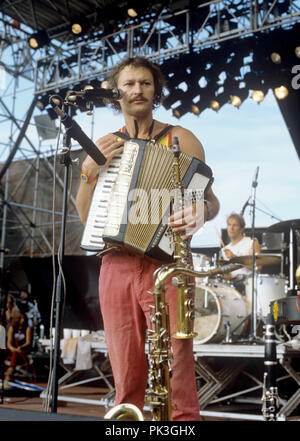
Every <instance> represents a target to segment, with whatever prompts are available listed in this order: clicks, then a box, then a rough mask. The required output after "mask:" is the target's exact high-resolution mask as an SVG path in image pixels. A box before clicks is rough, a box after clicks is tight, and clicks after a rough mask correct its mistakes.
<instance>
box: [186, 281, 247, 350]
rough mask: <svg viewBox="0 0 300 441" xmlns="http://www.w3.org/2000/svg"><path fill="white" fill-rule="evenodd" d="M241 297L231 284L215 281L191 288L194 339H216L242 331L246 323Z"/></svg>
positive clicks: (210, 341) (244, 303)
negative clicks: (193, 305) (193, 304)
mask: <svg viewBox="0 0 300 441" xmlns="http://www.w3.org/2000/svg"><path fill="white" fill-rule="evenodd" d="M247 315H248V307H247V303H246V300H245V298H244V297H243V296H242V295H241V294H240V293H239V292H238V291H237V290H236V289H234V288H233V287H232V286H231V285H229V284H226V283H222V282H219V281H216V282H213V283H210V284H207V285H206V284H203V285H200V284H199V283H197V284H196V288H195V321H194V331H195V332H197V334H198V335H197V336H196V337H195V338H194V341H195V343H198V344H199V343H200V344H203V343H208V342H209V343H220V342H222V341H224V340H226V339H227V338H228V337H229V338H232V337H233V336H242V335H244V333H245V331H246V328H247V325H248V319H247Z"/></svg>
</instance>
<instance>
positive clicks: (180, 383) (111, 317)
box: [99, 251, 200, 421]
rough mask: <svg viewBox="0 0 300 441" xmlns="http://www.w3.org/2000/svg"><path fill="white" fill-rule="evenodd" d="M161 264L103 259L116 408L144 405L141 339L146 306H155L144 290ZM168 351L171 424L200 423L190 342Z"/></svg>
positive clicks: (170, 293) (112, 256)
mask: <svg viewBox="0 0 300 441" xmlns="http://www.w3.org/2000/svg"><path fill="white" fill-rule="evenodd" d="M161 265H162V263H161V262H159V261H157V260H155V259H152V258H149V257H145V256H138V255H135V254H131V253H128V252H126V251H120V252H119V251H117V252H111V253H108V254H107V255H105V256H104V257H103V258H102V265H101V271H100V278H99V293H100V306H101V312H102V316H103V322H104V330H105V336H106V342H107V347H108V352H109V358H110V363H111V367H112V371H113V376H114V381H115V388H116V398H115V405H117V404H120V403H131V404H134V405H136V406H138V407H139V408H140V409H141V410H142V409H143V406H144V398H145V389H146V386H147V379H148V361H147V356H146V354H145V338H146V328H147V327H149V312H150V311H149V306H150V305H153V304H154V300H153V296H152V295H151V294H149V293H148V291H152V290H153V287H154V283H153V273H154V271H155V269H156V268H158V267H159V266H161ZM167 287H168V289H167V291H166V301H167V302H168V303H169V314H170V329H171V334H173V333H174V332H175V330H176V326H177V293H176V289H175V288H174V287H173V286H172V285H171V281H169V282H168V284H167ZM172 349H173V356H174V360H173V362H172V364H171V368H172V377H171V389H172V408H173V414H172V418H173V420H174V421H197V420H200V409H199V401H198V395H197V388H196V378H195V369H194V356H193V340H192V339H188V340H177V339H174V338H172Z"/></svg>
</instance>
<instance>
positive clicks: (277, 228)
mask: <svg viewBox="0 0 300 441" xmlns="http://www.w3.org/2000/svg"><path fill="white" fill-rule="evenodd" d="M291 228H293V229H294V228H300V219H292V220H287V221H283V222H277V223H276V224H273V225H271V226H270V227H269V228H268V230H269V231H271V232H272V233H286V232H288V231H289V230H290V229H291Z"/></svg>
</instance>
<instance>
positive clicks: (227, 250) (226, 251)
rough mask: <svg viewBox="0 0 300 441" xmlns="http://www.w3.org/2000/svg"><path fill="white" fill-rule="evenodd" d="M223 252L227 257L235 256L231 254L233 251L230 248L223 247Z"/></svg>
mask: <svg viewBox="0 0 300 441" xmlns="http://www.w3.org/2000/svg"><path fill="white" fill-rule="evenodd" d="M223 251H224V254H225V256H226V257H227V259H232V258H233V257H235V254H233V252H232V251H231V250H229V249H228V248H224V250H223Z"/></svg>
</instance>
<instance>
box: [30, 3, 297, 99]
mask: <svg viewBox="0 0 300 441" xmlns="http://www.w3.org/2000/svg"><path fill="white" fill-rule="evenodd" d="M283 6H286V8H285V9H283ZM299 18H300V1H289V2H285V4H284V3H283V2H282V0H274V1H272V2H265V1H259V0H248V1H228V0H227V1H226V0H215V1H210V2H207V3H203V4H201V5H200V6H199V7H198V8H197V10H195V11H190V10H182V11H179V12H176V13H174V14H169V13H167V14H166V13H164V12H162V13H161V14H160V15H159V16H158V17H156V18H155V19H154V20H151V19H149V20H144V21H142V22H141V23H139V24H138V25H132V26H128V27H124V28H123V29H121V30H119V31H118V32H116V33H113V34H111V35H107V36H105V37H102V38H100V39H97V36H95V39H94V40H89V41H88V43H86V42H82V43H79V44H75V45H74V46H72V47H70V46H69V47H67V48H65V47H64V46H63V45H61V46H60V47H59V48H57V49H56V50H55V51H54V52H52V53H51V55H50V54H48V55H47V56H44V57H41V58H40V59H39V60H38V61H37V63H36V68H35V93H36V94H37V95H39V94H43V93H45V92H48V91H52V90H55V89H62V88H65V87H66V88H67V87H70V86H74V85H76V84H78V83H81V82H84V81H90V80H92V79H95V78H97V79H99V80H103V79H104V78H105V76H106V75H107V73H108V72H109V71H110V70H111V68H112V67H113V66H114V65H115V64H116V63H117V62H118V61H120V60H121V59H122V58H124V57H125V56H134V55H142V56H144V57H147V58H150V59H152V60H153V61H156V62H157V63H160V62H162V61H163V60H165V59H168V58H171V57H174V56H176V55H180V54H185V53H189V52H200V50H202V49H204V48H208V47H212V46H214V47H216V46H218V45H220V44H221V43H222V42H223V41H226V40H230V39H238V38H244V37H246V36H247V35H253V34H255V33H258V32H265V31H270V30H274V29H276V28H279V27H282V28H285V27H288V26H291V25H293V24H294V23H296V22H297V21H299Z"/></svg>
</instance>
